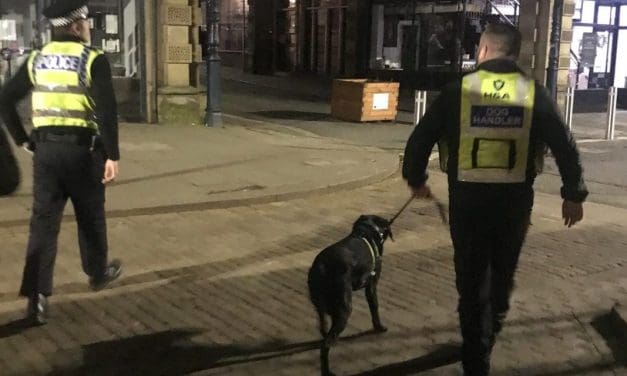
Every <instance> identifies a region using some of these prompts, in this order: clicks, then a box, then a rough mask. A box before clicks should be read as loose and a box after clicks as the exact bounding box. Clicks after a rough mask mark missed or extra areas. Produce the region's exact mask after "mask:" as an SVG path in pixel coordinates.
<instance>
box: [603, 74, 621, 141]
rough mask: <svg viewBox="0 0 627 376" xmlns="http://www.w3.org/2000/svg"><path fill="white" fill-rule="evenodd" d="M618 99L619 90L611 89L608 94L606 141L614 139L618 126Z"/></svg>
mask: <svg viewBox="0 0 627 376" xmlns="http://www.w3.org/2000/svg"><path fill="white" fill-rule="evenodd" d="M617 99H618V88H616V87H611V88H610V89H609V91H608V94H607V129H606V130H605V139H606V140H613V139H614V130H615V126H616V100H617Z"/></svg>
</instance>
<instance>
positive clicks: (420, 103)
mask: <svg viewBox="0 0 627 376" xmlns="http://www.w3.org/2000/svg"><path fill="white" fill-rule="evenodd" d="M425 112H427V92H426V91H424V90H416V91H415V93H414V125H417V124H418V122H419V121H420V119H422V117H423V116H425Z"/></svg>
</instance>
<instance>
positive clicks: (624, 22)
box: [620, 5, 627, 26]
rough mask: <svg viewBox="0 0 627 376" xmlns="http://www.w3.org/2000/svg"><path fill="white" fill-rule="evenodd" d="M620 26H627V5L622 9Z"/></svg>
mask: <svg viewBox="0 0 627 376" xmlns="http://www.w3.org/2000/svg"><path fill="white" fill-rule="evenodd" d="M620 26H627V5H623V6H621V7H620Z"/></svg>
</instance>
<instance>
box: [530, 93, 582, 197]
mask: <svg viewBox="0 0 627 376" xmlns="http://www.w3.org/2000/svg"><path fill="white" fill-rule="evenodd" d="M534 124H535V126H537V132H538V134H539V135H540V139H541V140H542V141H544V142H545V143H546V144H547V145H548V146H549V148H550V149H551V152H552V153H553V155H554V156H555V162H556V163H557V167H558V168H559V171H560V175H561V176H562V183H563V187H562V189H561V193H562V198H563V199H565V200H569V201H573V202H583V201H584V200H585V199H586V197H587V196H588V189H587V188H586V184H585V182H584V180H583V168H582V166H581V160H580V158H579V151H578V150H577V145H576V143H575V139H574V138H573V135H572V133H571V132H570V131H569V130H568V128H567V127H566V124H564V121H563V120H562V116H561V115H560V112H559V110H558V107H557V105H556V103H555V101H554V100H553V99H552V98H551V97H550V95H549V92H548V91H547V90H546V89H545V88H544V87H542V86H540V85H536V98H535V111H534Z"/></svg>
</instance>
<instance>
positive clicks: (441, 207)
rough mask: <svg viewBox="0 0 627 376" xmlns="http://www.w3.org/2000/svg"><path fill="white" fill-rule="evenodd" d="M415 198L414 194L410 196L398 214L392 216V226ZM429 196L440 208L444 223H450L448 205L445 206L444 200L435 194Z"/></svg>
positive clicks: (439, 211)
mask: <svg viewBox="0 0 627 376" xmlns="http://www.w3.org/2000/svg"><path fill="white" fill-rule="evenodd" d="M415 198H416V197H415V196H413V195H412V196H411V197H410V198H409V200H407V202H406V203H405V205H403V207H402V208H401V210H399V211H398V212H397V213H396V215H395V216H394V217H392V219H390V226H392V223H394V221H396V219H397V218H398V217H399V216H400V215H401V214H402V213H403V212H404V211H405V209H407V207H408V206H409V204H411V202H412V201H414V199H415ZM428 198H429V199H430V200H431V201H433V203H434V204H435V206H436V208H438V213H439V214H440V219H441V220H442V223H443V224H445V225H446V224H448V219H447V218H446V206H444V204H443V203H442V201H440V200H439V199H438V198H437V197H435V196H433V194H431V195H430V196H429V197H428Z"/></svg>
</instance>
